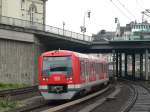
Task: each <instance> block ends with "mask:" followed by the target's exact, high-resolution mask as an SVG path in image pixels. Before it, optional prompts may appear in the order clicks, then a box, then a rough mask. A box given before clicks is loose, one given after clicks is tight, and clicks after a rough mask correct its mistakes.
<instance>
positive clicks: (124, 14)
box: [110, 0, 132, 21]
mask: <svg viewBox="0 0 150 112" xmlns="http://www.w3.org/2000/svg"><path fill="white" fill-rule="evenodd" d="M110 2H111V3H112V4H113V5H114V6H115V7H116V8H117V9H118V10H119V11H120V12H121V14H122V15H123V16H125V17H126V18H127V19H129V20H130V21H132V20H131V18H129V16H127V15H126V13H124V12H123V11H122V10H121V9H120V8H119V7H118V6H117V5H116V4H115V3H114V2H113V1H112V0H110Z"/></svg>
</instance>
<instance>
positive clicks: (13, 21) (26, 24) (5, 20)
mask: <svg viewBox="0 0 150 112" xmlns="http://www.w3.org/2000/svg"><path fill="white" fill-rule="evenodd" d="M0 23H1V24H6V25H12V26H18V27H23V28H28V29H32V30H40V31H44V32H49V33H54V34H58V35H61V36H63V37H68V38H75V39H78V40H83V41H89V42H90V41H92V37H91V36H87V35H83V34H80V33H75V32H72V31H68V30H64V29H61V28H57V27H53V26H49V25H43V24H41V23H36V22H32V21H26V20H22V19H17V18H12V17H6V16H1V17H0Z"/></svg>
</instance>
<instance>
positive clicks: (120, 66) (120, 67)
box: [119, 53, 122, 77]
mask: <svg viewBox="0 0 150 112" xmlns="http://www.w3.org/2000/svg"><path fill="white" fill-rule="evenodd" d="M121 76H122V55H121V53H119V77H121Z"/></svg>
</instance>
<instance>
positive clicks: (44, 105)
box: [11, 86, 110, 112]
mask: <svg viewBox="0 0 150 112" xmlns="http://www.w3.org/2000/svg"><path fill="white" fill-rule="evenodd" d="M109 89H110V86H108V87H107V88H105V89H102V90H100V91H98V92H96V93H92V94H89V95H87V96H85V97H82V98H79V99H74V100H72V101H49V102H48V101H42V102H36V103H35V104H33V105H28V106H27V107H25V108H20V109H17V110H14V111H11V112H16V111H17V112H60V111H64V112H65V111H66V109H68V108H72V107H74V106H75V105H78V104H80V103H82V102H86V101H87V100H89V99H92V98H93V97H96V96H97V95H99V94H103V93H105V92H106V91H108V90H109Z"/></svg>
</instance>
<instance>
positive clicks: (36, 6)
mask: <svg viewBox="0 0 150 112" xmlns="http://www.w3.org/2000/svg"><path fill="white" fill-rule="evenodd" d="M46 1H47V0H0V16H2V17H3V16H6V17H11V18H17V19H21V20H27V21H31V22H37V23H42V24H45V13H46V12H45V11H46Z"/></svg>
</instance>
